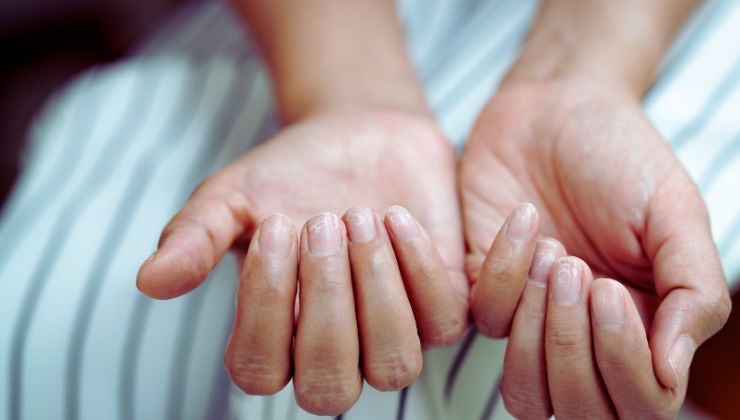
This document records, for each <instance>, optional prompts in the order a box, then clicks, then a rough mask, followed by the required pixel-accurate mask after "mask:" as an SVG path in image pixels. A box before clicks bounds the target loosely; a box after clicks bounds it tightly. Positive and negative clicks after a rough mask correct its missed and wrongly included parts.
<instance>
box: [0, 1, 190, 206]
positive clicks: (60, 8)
mask: <svg viewBox="0 0 740 420" xmlns="http://www.w3.org/2000/svg"><path fill="white" fill-rule="evenodd" d="M188 1H190V2H193V1H197V0H107V1H96V0H4V1H2V2H0V57H2V59H1V61H0V133H1V135H2V141H0V206H1V205H2V203H4V202H5V199H6V197H7V195H8V192H9V191H10V188H11V186H12V184H13V181H14V180H15V178H16V177H17V175H18V171H19V160H18V157H19V153H21V150H22V145H23V141H24V139H25V137H26V132H27V129H28V126H29V123H30V122H31V120H32V118H33V116H34V115H35V113H36V112H37V111H38V110H39V109H40V107H41V106H42V104H43V103H44V100H45V99H46V98H47V97H48V95H49V94H50V93H52V92H54V91H55V90H56V89H57V88H59V87H61V86H62V85H63V84H64V83H65V82H66V81H68V80H69V79H70V78H71V77H73V76H74V75H76V74H78V73H79V72H81V71H83V70H85V69H86V68H89V67H90V66H93V65H95V64H100V63H104V62H108V61H111V60H116V59H120V58H122V57H124V56H126V55H127V54H129V53H131V52H132V51H134V50H135V48H136V46H137V45H140V44H141V43H142V42H144V41H145V40H146V38H147V37H148V36H150V35H151V34H152V33H154V32H155V31H156V30H157V28H158V27H159V26H160V25H161V24H162V23H163V22H165V21H166V19H167V18H168V17H169V16H171V15H172V14H173V13H174V11H175V10H176V9H177V8H178V7H181V6H183V4H184V3H186V2H188Z"/></svg>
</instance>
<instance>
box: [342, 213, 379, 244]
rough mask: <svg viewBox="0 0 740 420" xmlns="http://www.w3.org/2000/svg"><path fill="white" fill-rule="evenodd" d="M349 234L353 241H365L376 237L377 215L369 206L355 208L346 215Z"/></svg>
mask: <svg viewBox="0 0 740 420" xmlns="http://www.w3.org/2000/svg"><path fill="white" fill-rule="evenodd" d="M345 222H346V224H347V236H349V240H350V241H352V242H353V243H365V242H370V241H372V240H373V239H375V217H374V215H373V211H372V210H370V209H368V208H353V209H350V210H349V211H348V212H347V214H346V215H345Z"/></svg>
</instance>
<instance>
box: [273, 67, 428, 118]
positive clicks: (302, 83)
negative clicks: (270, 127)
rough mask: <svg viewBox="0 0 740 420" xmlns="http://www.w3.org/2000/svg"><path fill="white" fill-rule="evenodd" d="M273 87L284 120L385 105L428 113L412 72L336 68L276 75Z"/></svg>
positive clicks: (422, 93)
mask: <svg viewBox="0 0 740 420" xmlns="http://www.w3.org/2000/svg"><path fill="white" fill-rule="evenodd" d="M275 90H276V96H277V100H278V107H279V111H280V116H281V119H282V121H283V123H285V124H288V123H294V122H297V121H301V120H304V119H307V118H310V117H312V116H314V115H317V114H323V113H329V112H344V111H354V110H361V109H388V110H397V111H400V112H404V113H408V114H418V115H422V116H425V117H426V116H430V115H431V111H430V109H429V107H428V106H427V103H426V98H425V97H424V92H423V90H422V88H421V86H420V84H419V83H418V82H417V80H416V78H415V76H414V75H413V74H407V75H403V74H401V75H390V74H385V75H384V74H383V73H382V72H378V73H373V72H369V73H368V74H361V73H359V72H351V73H350V74H341V73H339V72H335V73H334V74H333V76H332V77H324V76H322V77H321V78H317V79H316V80H310V81H309V80H306V79H305V78H303V79H298V80H292V79H291V78H290V76H289V77H287V78H282V79H276V81H275Z"/></svg>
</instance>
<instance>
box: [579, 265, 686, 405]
mask: <svg viewBox="0 0 740 420" xmlns="http://www.w3.org/2000/svg"><path fill="white" fill-rule="evenodd" d="M591 313H592V320H593V323H592V326H591V329H592V332H593V340H594V351H595V352H596V362H597V364H598V366H599V371H600V372H601V377H602V378H604V383H605V384H606V388H607V390H608V392H609V396H610V397H611V401H612V402H613V403H614V406H615V408H616V410H617V413H618V415H619V418H625V419H633V418H645V417H648V418H674V417H675V415H676V413H677V412H678V408H679V405H680V401H683V395H681V396H680V398H676V397H675V396H674V394H673V392H671V390H670V389H668V388H665V387H663V386H661V384H660V383H659V382H658V379H657V378H656V377H655V372H654V370H653V362H652V354H651V352H650V347H649V344H648V340H647V335H646V334H645V327H644V326H643V323H642V320H641V319H640V314H639V312H638V311H637V307H636V306H635V303H634V302H633V300H632V298H631V297H630V295H629V292H628V291H627V289H625V288H624V286H622V285H621V284H620V283H619V282H616V281H614V280H609V279H598V280H596V281H594V283H593V286H591ZM685 390H686V389H685V387H684V389H683V390H682V392H685Z"/></svg>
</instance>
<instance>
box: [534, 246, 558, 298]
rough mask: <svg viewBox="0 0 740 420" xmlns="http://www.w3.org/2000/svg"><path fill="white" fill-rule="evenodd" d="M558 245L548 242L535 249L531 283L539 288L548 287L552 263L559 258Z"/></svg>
mask: <svg viewBox="0 0 740 420" xmlns="http://www.w3.org/2000/svg"><path fill="white" fill-rule="evenodd" d="M557 249H558V247H557V245H555V244H554V243H552V242H548V241H541V242H539V243H538V244H537V248H535V252H534V259H533V260H532V266H531V267H530V268H529V281H530V282H531V283H532V284H534V285H536V286H539V287H547V276H548V275H549V274H550V269H551V268H552V263H554V262H555V258H557V254H556V252H557Z"/></svg>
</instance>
